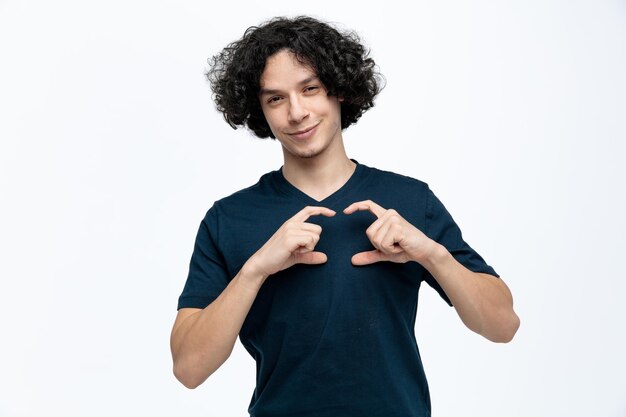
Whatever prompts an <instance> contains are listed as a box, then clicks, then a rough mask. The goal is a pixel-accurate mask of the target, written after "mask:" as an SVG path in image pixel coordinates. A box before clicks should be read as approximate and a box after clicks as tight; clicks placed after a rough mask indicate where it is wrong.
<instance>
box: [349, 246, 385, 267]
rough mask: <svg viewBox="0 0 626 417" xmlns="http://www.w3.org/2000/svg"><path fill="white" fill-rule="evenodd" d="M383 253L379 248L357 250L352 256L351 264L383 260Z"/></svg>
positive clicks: (366, 263) (365, 263)
mask: <svg viewBox="0 0 626 417" xmlns="http://www.w3.org/2000/svg"><path fill="white" fill-rule="evenodd" d="M385 260H386V258H385V255H383V253H382V252H381V251H379V250H376V249H375V250H370V251H366V252H359V253H357V254H355V255H354V256H352V265H369V264H373V263H375V262H380V261H385Z"/></svg>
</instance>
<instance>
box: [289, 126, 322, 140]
mask: <svg viewBox="0 0 626 417" xmlns="http://www.w3.org/2000/svg"><path fill="white" fill-rule="evenodd" d="M317 126H319V123H317V124H316V125H314V126H311V127H307V128H306V129H302V130H298V131H297V132H293V133H287V134H288V135H289V136H292V137H294V138H296V139H308V138H310V137H311V136H313V134H314V133H315V130H316V128H317Z"/></svg>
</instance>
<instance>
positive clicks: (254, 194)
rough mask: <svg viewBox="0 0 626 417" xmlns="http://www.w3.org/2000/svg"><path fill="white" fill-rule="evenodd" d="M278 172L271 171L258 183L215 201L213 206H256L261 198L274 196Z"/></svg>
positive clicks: (262, 176)
mask: <svg viewBox="0 0 626 417" xmlns="http://www.w3.org/2000/svg"><path fill="white" fill-rule="evenodd" d="M277 172H278V171H270V172H267V173H265V174H263V175H261V177H260V178H259V179H258V181H257V182H256V183H254V184H252V185H250V186H248V187H245V188H242V189H240V190H238V191H235V192H233V193H231V194H229V195H227V196H225V197H221V198H219V199H217V200H215V202H214V203H213V205H214V206H220V207H222V208H226V209H227V208H229V207H241V206H245V205H250V204H254V202H256V201H258V199H259V198H262V197H268V196H270V195H272V194H273V193H274V192H275V191H274V187H273V182H274V181H275V176H276V175H277Z"/></svg>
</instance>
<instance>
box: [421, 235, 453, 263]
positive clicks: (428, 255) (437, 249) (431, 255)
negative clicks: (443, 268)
mask: <svg viewBox="0 0 626 417" xmlns="http://www.w3.org/2000/svg"><path fill="white" fill-rule="evenodd" d="M449 255H450V253H449V252H448V249H446V247H445V246H443V245H441V244H439V243H437V242H435V241H434V240H432V239H431V240H430V242H429V244H428V247H427V249H426V250H425V251H423V252H422V253H421V254H420V255H419V256H417V257H416V258H415V259H414V261H415V262H418V263H419V264H420V265H422V266H423V267H424V268H426V269H428V270H430V269H431V268H434V267H435V266H437V265H438V264H441V263H443V262H445V259H446V257H447V256H449Z"/></svg>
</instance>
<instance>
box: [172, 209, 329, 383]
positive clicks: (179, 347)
mask: <svg viewBox="0 0 626 417" xmlns="http://www.w3.org/2000/svg"><path fill="white" fill-rule="evenodd" d="M316 215H324V216H334V215H335V212H334V211H333V210H330V209H328V208H325V207H314V206H308V207H305V208H303V209H302V210H300V211H299V212H298V213H296V214H295V215H294V216H293V217H292V218H290V219H288V220H287V221H286V222H285V223H283V224H282V225H281V227H280V228H279V229H278V230H277V231H276V233H274V235H272V237H271V238H270V239H269V240H268V241H267V242H266V243H265V244H264V245H263V246H262V247H261V248H260V249H259V250H258V251H257V252H256V253H255V254H254V255H252V256H251V257H250V259H248V261H247V262H246V263H245V264H244V265H243V267H242V268H241V270H240V271H239V273H237V275H236V276H235V277H234V278H233V279H232V280H231V281H230V283H229V284H228V286H227V287H226V288H225V289H224V291H222V293H221V294H220V295H219V297H217V298H216V299H215V300H214V301H213V302H212V303H211V304H209V305H208V306H207V307H205V308H204V309H197V308H181V309H180V310H179V312H178V315H177V316H176V321H175V322H174V327H173V329H172V334H171V338H170V347H171V350H172V359H173V362H174V375H175V376H176V378H177V379H178V380H179V381H180V382H181V383H182V384H183V385H185V386H186V387H187V388H196V387H197V386H199V385H200V384H202V383H203V382H204V381H205V380H206V379H207V378H208V377H209V376H210V375H211V374H212V373H213V372H215V371H216V370H217V369H218V368H219V367H220V366H221V365H222V364H223V363H224V362H225V361H226V359H228V357H229V356H230V354H231V352H232V350H233V347H234V346H235V342H236V341H237V335H238V334H239V331H240V330H241V326H242V325H243V322H244V320H245V319H246V316H247V315H248V312H249V311H250V308H251V307H252V304H253V303H254V300H255V298H256V296H257V294H258V292H259V290H260V288H261V286H262V285H263V283H264V282H265V280H266V279H267V277H268V276H270V275H272V274H275V273H276V272H279V271H282V270H283V269H287V268H289V267H291V266H292V265H295V264H298V263H301V264H311V265H312V264H321V263H324V262H326V261H327V257H326V255H325V254H323V253H321V252H315V251H314V248H315V245H316V244H317V242H318V241H319V238H320V234H321V232H322V228H321V227H320V226H319V225H316V224H312V223H307V222H306V220H307V219H308V218H309V217H310V216H316Z"/></svg>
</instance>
